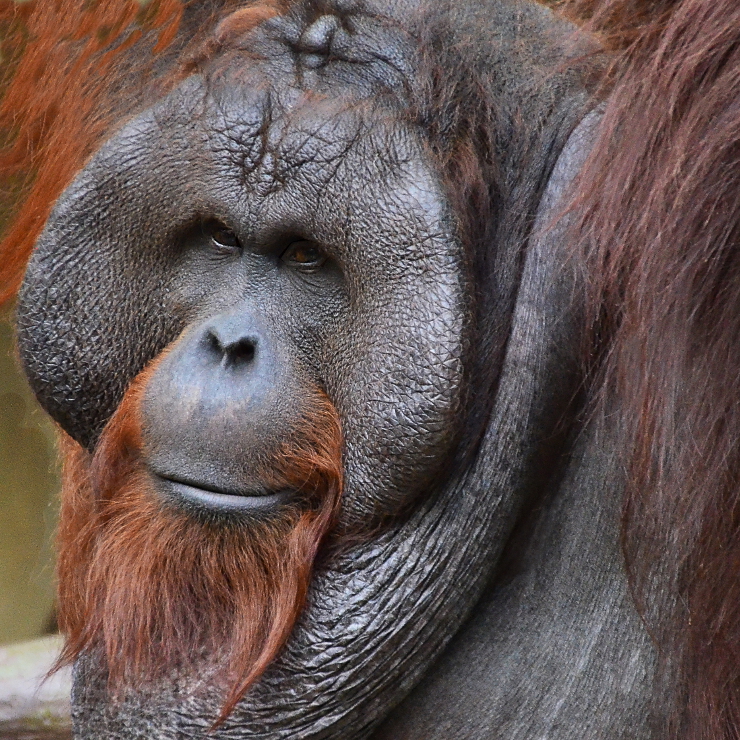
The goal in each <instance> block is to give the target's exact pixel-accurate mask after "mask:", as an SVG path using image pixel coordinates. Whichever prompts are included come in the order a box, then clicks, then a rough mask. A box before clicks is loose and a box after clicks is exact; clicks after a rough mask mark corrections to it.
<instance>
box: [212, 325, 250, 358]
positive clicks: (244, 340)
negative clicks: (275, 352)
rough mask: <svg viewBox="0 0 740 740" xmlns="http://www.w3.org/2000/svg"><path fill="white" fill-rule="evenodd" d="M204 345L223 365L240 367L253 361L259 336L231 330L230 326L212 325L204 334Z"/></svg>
mask: <svg viewBox="0 0 740 740" xmlns="http://www.w3.org/2000/svg"><path fill="white" fill-rule="evenodd" d="M202 341H203V346H204V348H205V349H206V351H207V352H208V353H209V354H210V356H211V357H212V359H213V360H215V361H216V362H217V363H218V364H219V365H221V366H222V367H238V366H242V365H247V364H249V363H251V362H252V361H253V360H254V358H255V355H256V354H257V342H258V340H257V338H256V337H255V336H249V335H247V336H245V335H244V334H243V333H242V332H230V331H228V327H226V329H222V328H220V327H210V328H209V329H208V330H207V331H206V332H205V334H204V336H203V340H202Z"/></svg>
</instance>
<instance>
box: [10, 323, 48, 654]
mask: <svg viewBox="0 0 740 740" xmlns="http://www.w3.org/2000/svg"><path fill="white" fill-rule="evenodd" d="M11 316H12V314H11V313H10V312H8V311H4V312H2V313H0V646H1V645H5V644H8V643H12V642H19V641H21V640H30V639H33V638H35V637H39V636H41V635H44V634H48V633H49V632H52V631H55V629H56V626H55V619H54V562H53V533H54V527H55V524H56V516H57V492H58V487H59V482H58V481H59V477H58V467H57V460H56V451H55V445H54V431H53V427H52V425H51V423H50V422H49V421H48V420H47V418H46V417H45V415H44V414H43V412H41V410H40V409H39V408H38V406H37V405H36V403H35V401H34V399H33V396H32V395H31V392H30V390H29V389H28V387H27V385H26V382H25V380H24V379H23V378H22V375H21V373H20V371H19V369H18V364H17V362H16V361H15V359H14V349H13V332H12V327H11Z"/></svg>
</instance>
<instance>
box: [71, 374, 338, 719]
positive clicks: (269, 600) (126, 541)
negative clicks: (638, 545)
mask: <svg viewBox="0 0 740 740" xmlns="http://www.w3.org/2000/svg"><path fill="white" fill-rule="evenodd" d="M155 366H156V363H154V364H153V365H152V366H151V367H150V368H148V369H147V370H145V371H144V372H143V373H142V374H141V375H140V376H139V377H138V378H137V379H136V380H135V381H134V383H133V384H132V386H131V388H130V390H129V391H128V393H127V394H126V397H125V398H124V400H123V402H122V403H121V406H120V407H119V409H118V411H117V412H116V414H115V415H114V417H113V418H112V419H111V421H110V422H109V424H108V425H107V427H106V429H105V430H104V432H103V435H102V438H101V440H100V442H99V444H98V446H97V448H96V451H95V454H94V455H93V456H90V455H89V454H88V453H87V452H85V451H84V450H83V449H82V448H81V447H79V445H77V444H76V443H74V442H71V441H69V440H67V441H66V442H65V445H64V447H65V466H64V485H63V492H62V510H61V522H60V529H59V538H58V544H59V565H58V571H59V622H60V627H61V629H62V631H63V632H64V633H65V635H66V637H67V641H66V646H65V649H64V653H63V655H62V657H61V663H71V662H72V661H74V660H75V659H76V658H77V656H79V655H80V653H82V652H83V651H86V650H102V651H103V652H104V655H105V658H106V661H107V668H108V680H109V690H110V691H111V694H112V695H113V697H114V698H115V697H121V696H122V695H123V694H125V692H126V691H127V690H129V689H135V688H136V687H137V686H140V685H141V684H142V683H144V682H157V681H158V680H167V681H172V680H173V678H174V677H175V676H180V677H181V678H182V679H184V680H185V681H186V682H188V683H192V682H193V680H195V679H197V678H201V679H206V678H207V680H208V681H209V683H211V684H215V685H216V686H217V687H219V688H221V689H222V690H223V691H224V697H225V698H224V706H223V712H222V717H221V718H222V719H223V718H224V717H225V716H226V715H227V714H228V713H229V712H230V711H231V709H232V708H233V707H234V705H235V704H236V702H237V701H238V700H239V699H240V698H241V697H242V696H243V694H244V692H245V691H246V690H247V689H248V687H249V686H250V685H251V684H252V682H253V681H254V680H256V679H257V678H258V677H259V675H260V674H261V673H262V672H263V671H264V669H265V668H266V667H267V665H268V664H269V663H270V661H271V660H272V659H273V658H274V657H275V655H276V653H277V652H278V651H279V650H280V648H281V647H282V646H283V644H284V642H285V640H286V639H287V637H288V635H289V634H290V631H291V629H292V627H293V624H294V622H295V620H296V618H297V616H298V614H299V612H300V610H301V608H302V606H303V603H304V600H305V598H306V592H307V588H308V582H309V579H310V574H311V569H312V566H313V563H314V560H315V557H316V553H317V549H318V547H319V544H320V542H321V541H322V538H323V537H324V535H325V533H326V532H327V531H328V529H329V528H330V526H331V524H332V522H333V521H334V517H335V514H336V511H337V507H338V505H339V496H340V491H341V485H342V472H341V435H340V430H339V423H338V417H337V415H336V412H335V411H334V408H333V406H332V405H331V404H330V403H329V401H328V400H327V399H326V397H325V396H324V395H323V394H322V393H320V392H318V391H314V392H313V393H311V394H310V395H311V396H312V398H311V399H310V400H309V401H308V402H307V403H306V408H308V409H310V411H308V412H307V413H306V416H305V418H304V419H301V420H300V421H299V422H298V424H297V425H296V429H295V432H294V433H293V435H292V436H291V438H290V439H289V440H287V441H286V442H285V443H284V445H283V447H282V449H281V450H279V451H278V452H277V453H276V455H275V456H274V459H273V460H272V461H271V464H270V467H269V469H266V470H265V471H264V474H263V482H264V483H265V485H266V486H267V487H269V488H270V489H272V490H275V489H281V488H286V487H287V488H291V489H294V490H297V491H298V492H299V495H298V499H299V500H297V501H296V503H295V504H293V505H291V506H290V507H289V508H286V509H285V510H284V511H282V512H280V513H279V514H276V515H272V516H269V517H266V518H263V519H256V518H255V519H253V520H241V521H232V522H228V523H225V522H222V521H209V520H208V519H203V520H198V518H197V517H194V516H193V515H192V514H188V513H185V512H183V511H181V510H179V509H177V508H175V507H174V506H173V505H172V504H168V503H167V502H166V501H163V499H162V497H161V495H158V494H157V492H156V491H155V490H154V487H153V485H152V480H151V477H150V473H148V472H147V471H146V470H145V469H144V466H143V464H142V461H141V457H140V452H141V433H140V429H141V423H140V419H139V404H140V400H141V396H142V394H143V391H144V388H145V387H146V382H147V379H148V377H149V376H150V375H151V373H152V371H153V368H154V367H155Z"/></svg>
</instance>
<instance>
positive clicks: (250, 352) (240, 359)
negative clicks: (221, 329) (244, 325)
mask: <svg viewBox="0 0 740 740" xmlns="http://www.w3.org/2000/svg"><path fill="white" fill-rule="evenodd" d="M255 353H256V347H255V341H254V340H253V339H247V338H243V339H238V340H237V341H235V342H231V343H230V344H228V345H227V346H226V347H224V358H223V361H222V362H223V364H224V366H225V367H235V366H239V365H246V364H248V363H250V362H252V360H254V355H255Z"/></svg>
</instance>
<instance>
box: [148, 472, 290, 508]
mask: <svg viewBox="0 0 740 740" xmlns="http://www.w3.org/2000/svg"><path fill="white" fill-rule="evenodd" d="M157 482H158V483H159V484H160V485H161V487H162V488H163V489H164V490H165V492H166V493H167V494H168V495H169V496H170V497H174V498H176V499H178V500H179V501H181V502H182V503H185V504H190V505H192V506H196V507H198V508H199V509H204V510H207V511H212V512H223V513H230V512H244V513H248V512H255V513H256V512H265V511H272V510H274V509H277V508H278V507H280V506H282V505H284V504H287V503H288V502H289V501H290V498H291V494H292V492H291V491H277V492H276V493H265V494H260V495H252V496H250V495H243V494H232V493H217V492H215V491H208V490H206V489H205V488H198V487H197V486H192V485H190V484H188V483H181V482H179V481H174V480H171V479H170V478H162V477H160V476H157Z"/></svg>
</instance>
